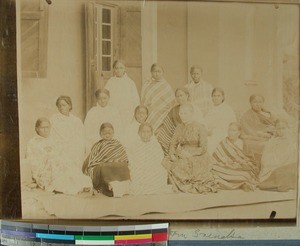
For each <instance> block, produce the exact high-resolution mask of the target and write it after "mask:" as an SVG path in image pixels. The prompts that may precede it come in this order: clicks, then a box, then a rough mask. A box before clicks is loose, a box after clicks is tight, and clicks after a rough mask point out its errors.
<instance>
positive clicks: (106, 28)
mask: <svg viewBox="0 0 300 246" xmlns="http://www.w3.org/2000/svg"><path fill="white" fill-rule="evenodd" d="M102 38H105V39H110V38H111V33H110V26H106V25H102Z"/></svg>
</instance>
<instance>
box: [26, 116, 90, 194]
mask: <svg viewBox="0 0 300 246" xmlns="http://www.w3.org/2000/svg"><path fill="white" fill-rule="evenodd" d="M35 130H36V133H37V134H36V135H35V136H34V137H33V138H31V139H30V141H29V142H28V145H27V151H26V159H25V163H24V165H26V168H27V169H29V170H30V171H31V177H32V179H33V180H34V182H35V183H36V185H37V186H38V187H39V188H41V189H43V190H46V191H49V192H60V193H64V194H77V193H79V192H82V191H88V190H90V189H91V188H92V182H91V180H90V179H89V178H88V177H86V176H84V174H83V173H82V172H81V170H80V169H79V168H77V167H74V166H72V164H71V160H70V159H69V158H67V157H66V156H65V155H62V151H63V150H62V149H59V148H57V146H56V144H55V142H53V139H52V138H51V135H50V132H51V125H50V121H49V120H48V119H47V118H40V119H38V120H37V122H36V125H35Z"/></svg>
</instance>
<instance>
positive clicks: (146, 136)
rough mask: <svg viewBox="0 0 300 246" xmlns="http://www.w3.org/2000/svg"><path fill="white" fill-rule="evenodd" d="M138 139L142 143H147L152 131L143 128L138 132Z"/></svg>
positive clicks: (148, 128)
mask: <svg viewBox="0 0 300 246" xmlns="http://www.w3.org/2000/svg"><path fill="white" fill-rule="evenodd" d="M139 135H140V138H141V140H142V141H143V142H145V143H146V142H149V141H150V139H151V137H152V129H151V127H149V126H144V127H143V128H142V129H141V130H140V131H139Z"/></svg>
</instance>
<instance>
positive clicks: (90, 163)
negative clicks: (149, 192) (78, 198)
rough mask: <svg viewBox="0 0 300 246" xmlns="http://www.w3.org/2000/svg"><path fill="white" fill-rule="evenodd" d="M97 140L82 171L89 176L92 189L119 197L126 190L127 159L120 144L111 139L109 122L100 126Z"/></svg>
mask: <svg viewBox="0 0 300 246" xmlns="http://www.w3.org/2000/svg"><path fill="white" fill-rule="evenodd" d="M100 136H101V140H99V141H98V142H97V143H95V145H94V146H93V147H92V150H91V152H90V154H89V156H88V157H87V159H86V160H85V162H84V164H83V166H82V171H83V172H84V174H86V175H88V176H90V177H91V179H92V182H93V186H94V189H95V190H96V191H97V192H99V193H103V194H104V195H106V196H114V197H121V196H123V195H124V194H125V191H127V190H128V185H129V179H130V175H129V169H128V159H127V154H126V152H125V149H124V147H123V146H122V144H121V143H120V142H119V141H118V140H116V139H113V137H114V128H113V126H112V124H110V123H103V124H102V125H101V127H100Z"/></svg>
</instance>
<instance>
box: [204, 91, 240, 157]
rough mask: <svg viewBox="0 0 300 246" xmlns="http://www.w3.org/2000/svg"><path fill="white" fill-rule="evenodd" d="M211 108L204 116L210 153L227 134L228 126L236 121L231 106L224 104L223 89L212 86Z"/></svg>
mask: <svg viewBox="0 0 300 246" xmlns="http://www.w3.org/2000/svg"><path fill="white" fill-rule="evenodd" d="M212 101H213V104H214V106H213V108H212V109H211V110H210V111H209V112H208V114H207V115H206V116H205V118H204V122H205V125H206V129H207V130H208V145H207V151H208V153H209V154H212V153H213V152H214V151H215V149H216V147H217V146H218V144H219V143H220V141H222V140H223V139H224V138H225V137H226V136H227V131H228V126H229V124H230V123H231V122H236V116H235V113H234V112H233V110H232V108H231V107H230V106H229V105H228V104H226V103H225V102H224V101H225V94H224V91H223V89H221V88H214V89H213V91H212Z"/></svg>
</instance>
